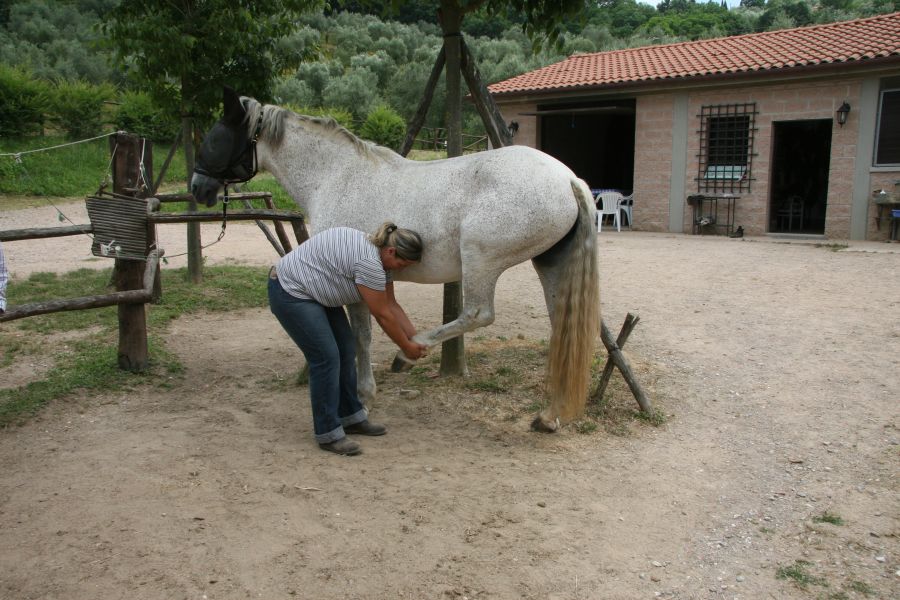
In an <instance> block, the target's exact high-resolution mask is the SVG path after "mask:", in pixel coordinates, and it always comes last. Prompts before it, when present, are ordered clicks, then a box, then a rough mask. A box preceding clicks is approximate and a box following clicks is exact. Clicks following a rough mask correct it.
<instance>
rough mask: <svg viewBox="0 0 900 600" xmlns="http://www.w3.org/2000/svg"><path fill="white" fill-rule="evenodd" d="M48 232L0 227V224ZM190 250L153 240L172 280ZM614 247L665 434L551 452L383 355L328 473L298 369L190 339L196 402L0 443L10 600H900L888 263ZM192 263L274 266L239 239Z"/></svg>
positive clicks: (241, 319) (68, 260) (541, 329)
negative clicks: (352, 449)
mask: <svg viewBox="0 0 900 600" xmlns="http://www.w3.org/2000/svg"><path fill="white" fill-rule="evenodd" d="M66 210H67V212H69V213H70V214H71V215H72V216H73V218H74V220H75V221H76V222H84V221H82V220H80V219H79V217H80V215H79V213H78V211H79V207H78V206H76V205H72V206H70V207H66ZM54 219H55V211H52V210H50V211H45V210H28V211H24V210H23V211H4V212H2V213H0V229H13V228H18V227H26V226H33V227H44V226H52V225H54V224H55V223H54V222H53V221H54ZM216 234H217V228H216V227H215V226H209V227H205V228H204V239H205V240H212V239H214V238H215V236H216ZM182 235H183V230H182V229H181V228H173V227H168V228H165V229H164V230H163V236H162V244H161V245H162V246H163V247H164V248H165V249H166V251H167V253H168V254H169V255H174V254H177V253H178V252H180V251H181V250H182V249H183V241H182V240H181V239H180V237H181V236H182ZM598 240H599V252H600V258H601V263H602V267H601V268H602V298H603V310H604V318H605V319H606V320H607V322H608V323H609V325H610V327H611V328H612V329H613V330H617V329H618V327H619V325H620V323H621V321H622V319H623V318H624V316H625V314H626V313H627V312H629V311H631V312H634V313H636V314H638V315H639V316H640V318H641V322H640V324H639V325H638V327H637V328H636V329H635V331H634V333H633V334H632V336H631V338H630V340H629V342H628V345H627V347H626V351H627V352H626V353H627V355H628V356H629V358H630V360H631V361H632V362H633V363H634V364H635V365H636V366H637V368H638V370H639V373H640V374H641V377H642V380H643V381H644V382H645V384H646V385H647V387H648V391H649V392H650V395H651V398H652V399H653V401H654V403H655V404H656V405H657V406H658V407H659V408H661V409H662V411H663V412H664V414H665V415H666V420H665V423H664V424H662V425H660V426H658V427H653V426H651V425H649V424H646V423H643V422H640V421H635V422H634V423H631V424H629V425H628V427H626V428H624V430H622V431H619V432H617V433H610V432H609V431H605V430H602V429H601V430H597V431H592V432H586V433H585V432H579V431H578V430H577V429H576V428H574V427H572V426H569V427H566V428H564V430H563V431H562V432H561V433H559V434H555V435H542V434H535V433H530V432H529V431H528V430H527V425H528V415H527V412H523V413H521V417H520V418H517V419H505V420H493V419H491V418H490V415H489V414H487V413H483V412H479V411H478V410H473V409H472V408H471V405H470V404H467V403H465V402H460V403H458V404H454V403H453V402H448V401H447V397H444V398H433V397H429V395H428V394H423V395H421V396H418V397H417V396H415V395H414V394H410V393H407V392H406V391H405V390H406V389H408V388H410V387H412V386H411V383H410V381H409V380H408V379H407V378H408V377H409V375H394V374H390V373H388V372H387V367H388V365H389V364H390V361H391V359H392V358H393V350H392V347H391V345H390V343H389V342H388V341H387V339H386V337H385V336H384V335H383V334H381V333H380V332H378V333H377V335H376V339H375V341H374V344H375V351H374V359H375V360H376V361H377V369H378V372H379V378H380V380H381V383H380V392H381V393H380V395H379V398H378V400H377V402H376V404H375V405H374V406H373V407H372V413H373V414H372V416H373V419H375V420H378V421H381V422H384V423H385V424H386V425H387V426H388V427H389V433H388V435H386V436H384V437H381V438H363V439H361V440H360V441H361V443H362V444H363V448H364V453H363V454H362V455H361V456H358V457H352V458H348V457H339V456H335V455H331V454H328V453H325V452H322V451H320V450H318V449H317V448H316V446H315V444H314V442H313V439H312V432H311V427H312V424H311V419H310V415H309V403H308V395H307V389H306V388H305V387H296V386H295V385H293V384H292V383H291V381H290V379H291V378H292V377H293V374H294V373H296V370H297V368H298V367H299V364H300V355H299V352H297V351H296V349H295V348H294V347H293V346H292V345H291V344H290V341H289V340H288V338H287V336H286V335H285V334H284V333H283V332H282V331H281V330H280V328H279V327H278V324H277V323H276V321H275V319H274V318H273V317H272V316H271V315H270V314H269V313H268V311H267V310H262V309H260V310H247V311H241V312H237V313H228V314H225V315H201V316H195V317H184V318H181V319H179V320H177V321H176V322H174V323H173V324H172V326H171V327H170V330H169V332H168V339H167V344H168V347H169V348H171V349H173V350H174V351H175V352H176V354H177V355H178V356H179V358H180V359H181V361H182V362H183V363H184V365H185V367H186V373H185V375H184V376H183V377H182V378H175V379H173V380H172V381H171V382H169V383H168V384H167V385H154V386H150V385H147V386H143V387H139V388H138V389H137V390H133V391H131V392H128V393H124V392H123V393H100V394H93V395H83V396H79V397H76V398H72V399H68V400H66V401H62V402H58V403H55V404H53V405H51V406H49V407H47V408H46V409H45V410H44V411H43V412H42V413H41V414H40V415H39V416H38V417H37V418H35V419H33V420H32V421H30V422H29V423H27V424H25V425H23V426H19V427H13V428H9V429H6V430H3V431H0V526H2V530H3V535H2V536H0V598H9V599H16V600H18V599H60V600H62V599H65V600H81V599H84V600H87V599H91V600H93V599H98V598H129V599H140V598H147V599H156V598H161V599H163V598H164V599H176V598H178V599H180V598H185V599H188V598H189V599H198V600H199V599H210V600H212V599H216V598H221V599H231V598H235V599H236V598H316V599H322V600H328V599H337V598H360V599H370V598H371V599H381V598H385V599H386V598H411V599H420V598H421V599H424V598H452V599H463V598H467V599H469V600H475V599H510V600H512V599H520V598H534V599H618V598H623V599H631V598H636V599H637V598H728V599H733V598H741V599H757V598H825V599H835V600H837V599H840V598H884V599H887V598H897V597H900V544H898V539H897V536H898V534H900V527H898V525H900V520H898V517H900V502H898V498H900V496H898V479H897V478H898V472H900V470H898V458H900V430H898V427H900V413H898V396H900V368H898V365H900V318H898V317H900V245H898V244H884V243H880V244H876V243H857V242H845V243H846V244H848V245H849V247H846V248H843V247H840V246H834V245H828V246H822V245H819V246H817V245H815V244H813V243H800V242H798V241H796V240H794V241H791V242H790V243H787V242H785V241H784V240H773V239H768V238H759V239H744V240H733V239H726V238H722V237H700V236H684V235H665V234H649V233H641V232H626V231H623V232H622V233H616V232H615V231H614V230H612V228H610V230H609V231H604V232H603V233H601V234H599V237H598ZM88 246H89V244H88V242H87V241H86V240H83V239H78V238H59V239H54V240H44V241H42V242H15V243H8V244H6V245H5V249H6V253H7V260H8V262H9V263H10V267H11V270H12V272H13V275H14V277H16V278H20V277H25V276H27V275H28V274H29V273H30V272H34V271H66V270H69V269H73V268H77V267H81V266H97V267H106V266H108V264H107V263H106V262H104V261H102V260H96V259H93V258H91V257H90V256H89V249H88ZM205 255H206V256H207V260H208V261H209V262H210V263H219V262H228V261H236V262H243V263H248V264H256V265H261V266H262V265H266V264H270V263H271V262H272V261H273V259H274V253H273V251H272V250H271V248H270V247H269V246H268V244H267V242H266V241H265V239H264V238H263V236H262V235H261V234H260V233H259V231H258V230H257V229H256V228H255V226H253V225H247V224H240V225H239V224H233V225H229V227H228V234H227V235H226V237H225V239H224V240H223V242H221V243H219V244H217V245H215V246H212V247H210V248H209V249H207V251H206V252H205ZM181 260H183V259H180V258H175V259H173V260H172V261H171V262H170V265H169V266H171V267H175V266H179V265H180V264H183V263H181V262H180V261H181ZM261 285H262V282H261ZM398 297H399V299H400V302H401V303H402V304H403V305H404V306H405V307H406V308H407V310H408V312H409V313H410V315H411V316H412V318H413V321H414V322H415V323H416V324H417V325H419V326H420V327H430V326H433V325H435V324H436V323H437V322H438V320H439V319H440V312H441V304H440V303H441V289H440V287H439V286H416V285H408V284H398ZM497 315H498V317H497V321H496V322H495V323H494V324H493V325H492V326H490V327H488V328H486V329H485V330H483V331H481V332H479V333H478V334H477V335H478V336H482V339H492V340H496V341H498V343H500V344H502V343H504V342H503V340H510V341H514V340H525V341H537V340H541V339H544V338H546V337H547V336H548V333H549V326H548V322H547V318H546V314H545V311H544V308H543V299H542V295H541V290H540V285H539V284H538V281H537V277H536V275H535V273H534V271H533V269H532V268H531V266H530V265H528V264H525V265H520V266H519V267H516V268H514V269H512V270H510V271H509V272H507V273H506V274H504V275H503V277H501V279H500V283H499V287H498V290H497ZM6 326H7V325H3V327H6ZM33 370H34V369H33V368H32V367H30V366H29V365H21V364H20V365H12V366H10V367H7V368H5V369H2V370H0V386H3V387H11V386H13V385H18V384H21V383H24V382H27V380H28V378H29V377H30V376H32V375H30V373H31V372H32V371H33ZM615 376H616V377H619V375H618V374H616V375H615ZM463 383H464V382H459V385H458V386H450V388H455V392H454V393H455V394H456V396H454V398H459V399H465V398H466V394H467V393H468V392H467V390H466V388H465V387H464V385H463ZM472 393H474V392H472ZM536 400H539V398H536V397H535V395H531V396H530V397H505V396H504V397H503V398H501V400H500V401H502V402H504V403H507V404H509V405H517V406H521V407H525V406H529V405H531V404H533V403H534V402H535V401H536Z"/></svg>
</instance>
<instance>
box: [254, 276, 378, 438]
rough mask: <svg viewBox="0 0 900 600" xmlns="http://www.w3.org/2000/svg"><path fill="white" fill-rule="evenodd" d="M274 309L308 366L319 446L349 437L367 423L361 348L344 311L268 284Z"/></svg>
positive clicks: (273, 281)
mask: <svg viewBox="0 0 900 600" xmlns="http://www.w3.org/2000/svg"><path fill="white" fill-rule="evenodd" d="M269 308H271V309H272V314H274V315H275V317H276V318H277V319H278V322H279V323H281V326H282V327H284V330H285V331H286V332H287V334H288V335H289V336H291V339H292V340H294V343H295V344H297V346H299V347H300V350H302V351H303V355H304V356H305V357H306V362H307V364H308V365H309V400H310V402H311V403H312V415H313V426H314V428H315V433H316V441H317V442H319V443H320V444H327V443H328V442H333V441H335V440H339V439H341V438H342V437H344V426H349V425H354V424H356V423H360V422H362V421H365V420H366V418H367V414H368V413H367V411H366V408H365V407H364V406H363V405H362V402H360V400H359V396H358V395H357V393H356V347H355V342H354V337H353V332H352V331H351V329H350V323H349V321H347V313H346V312H344V307H343V306H337V307H328V306H322V305H321V304H319V303H318V302H316V301H315V300H301V299H300V298H295V297H294V296H291V295H290V294H288V293H287V292H286V291H284V289H283V288H282V287H281V284H280V283H279V282H278V280H277V279H271V278H270V279H269Z"/></svg>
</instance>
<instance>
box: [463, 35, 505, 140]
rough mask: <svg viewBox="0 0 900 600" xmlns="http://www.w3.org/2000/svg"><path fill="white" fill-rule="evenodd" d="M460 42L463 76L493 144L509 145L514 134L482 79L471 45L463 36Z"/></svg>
mask: <svg viewBox="0 0 900 600" xmlns="http://www.w3.org/2000/svg"><path fill="white" fill-rule="evenodd" d="M459 43H460V49H461V52H462V56H461V57H460V59H461V61H460V62H461V64H460V68H461V70H462V73H463V77H465V79H466V85H468V86H469V92H471V94H472V99H473V100H474V101H475V108H476V109H477V110H478V114H479V115H481V120H482V122H483V123H484V127H485V129H486V130H487V134H488V137H489V138H490V140H491V144H493V146H494V148H502V147H503V146H509V145H511V144H512V134H511V133H510V132H509V129H508V128H507V127H506V123H505V122H504V121H503V115H502V114H501V113H500V109H499V108H498V107H497V103H496V102H494V97H493V96H492V95H491V92H490V91H489V90H488V89H487V86H486V85H484V81H482V79H481V75H480V74H479V73H478V67H477V65H476V64H475V57H474V56H472V53H471V52H470V51H469V47H468V46H466V43H465V42H464V41H463V40H462V38H460V40H459Z"/></svg>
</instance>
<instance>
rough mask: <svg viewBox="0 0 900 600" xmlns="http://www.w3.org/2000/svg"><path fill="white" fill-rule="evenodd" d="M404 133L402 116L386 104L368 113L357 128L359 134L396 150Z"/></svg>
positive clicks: (404, 125)
mask: <svg viewBox="0 0 900 600" xmlns="http://www.w3.org/2000/svg"><path fill="white" fill-rule="evenodd" d="M405 134H406V123H405V122H404V121H403V117H401V116H400V115H398V114H397V112H396V111H394V110H392V109H391V108H390V107H388V106H384V105H382V106H379V107H377V108H376V109H375V110H373V111H371V112H370V113H369V116H367V117H366V121H365V122H364V123H363V125H362V127H361V128H360V130H359V135H360V136H361V137H363V138H365V139H367V140H371V141H373V142H375V143H376V144H378V145H380V146H387V147H388V148H390V149H392V150H395V151H396V150H398V149H399V148H400V144H401V143H403V138H404V136H405Z"/></svg>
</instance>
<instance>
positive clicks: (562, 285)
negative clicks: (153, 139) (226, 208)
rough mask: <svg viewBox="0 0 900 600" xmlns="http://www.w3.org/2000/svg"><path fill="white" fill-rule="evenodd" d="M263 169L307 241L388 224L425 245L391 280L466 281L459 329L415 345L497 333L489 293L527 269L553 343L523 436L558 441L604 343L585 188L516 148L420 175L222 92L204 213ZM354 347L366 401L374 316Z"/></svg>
mask: <svg viewBox="0 0 900 600" xmlns="http://www.w3.org/2000/svg"><path fill="white" fill-rule="evenodd" d="M257 167H262V168H265V169H266V170H268V171H269V172H270V173H272V174H273V175H274V176H275V178H276V179H277V180H278V181H279V183H281V185H282V186H283V187H284V189H285V190H286V191H287V192H288V194H290V195H291V197H292V198H293V199H294V200H295V201H296V202H297V204H298V205H299V206H300V207H301V208H302V209H303V211H304V214H305V215H306V218H307V220H308V224H309V225H310V226H311V228H312V229H314V230H316V231H321V230H324V229H327V228H330V227H336V226H348V227H354V228H356V229H360V230H362V231H367V232H371V231H374V230H375V229H376V228H377V227H378V225H380V224H381V223H383V222H385V221H393V222H395V223H397V224H398V225H400V226H401V227H406V228H409V229H412V230H415V231H417V232H418V233H419V235H420V236H421V237H422V241H423V247H424V251H423V254H422V261H421V262H420V263H419V264H416V265H413V266H410V267H408V268H406V269H404V270H403V271H400V272H399V273H397V274H396V279H397V280H403V281H414V282H418V283H447V282H453V281H461V282H462V288H463V310H462V313H461V314H460V315H459V317H458V318H457V319H456V320H454V321H452V322H450V323H446V324H444V325H442V326H440V327H437V328H436V329H433V330H431V331H427V332H424V333H419V334H418V335H417V336H416V338H415V341H417V342H419V343H421V344H425V345H427V346H429V347H431V346H434V345H436V344H440V343H442V342H443V341H445V340H448V339H450V338H453V337H456V336H458V335H461V334H463V333H465V332H468V331H471V330H473V329H475V328H477V327H484V326H486V325H489V324H490V323H492V322H493V321H494V289H495V286H496V283H497V279H498V278H499V277H500V274H501V273H503V271H505V270H506V269H508V268H510V267H512V266H513V265H516V264H518V263H521V262H523V261H525V260H528V259H531V260H532V263H533V265H534V267H535V270H536V271H537V273H538V276H539V278H540V281H541V284H542V286H543V289H544V298H545V301H546V304H547V308H548V312H549V315H550V324H551V337H550V348H549V360H548V368H547V381H546V389H547V394H548V397H549V403H548V405H547V406H546V407H545V408H544V410H542V411H541V413H540V414H539V415H538V416H537V418H536V419H535V421H534V423H533V424H532V425H533V427H534V428H535V429H538V430H542V431H555V430H556V429H557V428H558V426H559V419H560V418H562V419H564V420H565V419H571V418H573V417H575V416H577V415H579V414H580V413H581V412H582V410H583V409H584V404H585V400H586V398H587V394H588V384H589V379H590V366H591V362H592V358H593V353H594V350H595V344H596V339H597V334H598V333H599V329H600V288H599V276H598V259H597V248H596V234H595V233H594V226H593V221H594V216H595V207H594V204H593V201H592V197H591V193H590V190H589V189H588V187H587V185H586V184H585V183H584V182H583V181H581V180H580V179H578V178H577V177H576V176H575V174H574V173H572V171H571V170H569V168H568V167H566V166H565V165H563V164H562V163H561V162H559V161H557V160H556V159H554V158H552V157H550V156H548V155H546V154H544V153H542V152H539V151H538V150H534V149H532V148H528V147H525V146H510V147H506V148H501V149H497V150H490V151H486V152H479V153H477V154H470V155H466V156H462V157H458V158H450V159H446V160H437V161H430V162H417V161H412V160H407V159H405V158H403V157H401V156H399V155H398V154H396V153H395V152H393V151H391V150H389V149H387V148H384V147H381V146H376V145H374V144H372V143H369V142H365V141H362V140H360V139H359V138H357V137H356V136H354V135H353V134H352V133H350V132H349V131H347V130H346V129H344V128H343V127H341V126H339V125H337V124H336V123H335V122H334V121H333V120H331V119H320V118H312V117H306V116H302V115H298V114H295V113H292V112H290V111H288V110H286V109H283V108H280V107H277V106H272V105H262V104H260V103H259V102H257V101H256V100H254V99H252V98H241V97H239V96H238V95H237V94H236V93H235V92H234V91H233V90H230V89H228V88H226V90H225V111H224V116H223V118H222V119H221V120H220V121H219V122H218V123H216V125H215V126H214V127H213V128H212V129H211V130H210V131H209V133H208V134H207V135H206V137H205V139H204V142H203V147H202V148H201V152H200V155H199V157H198V160H197V168H196V170H195V172H194V176H193V178H192V182H191V190H192V192H193V194H194V196H195V198H196V199H197V200H198V201H201V202H206V204H207V205H209V206H212V205H213V204H215V202H216V196H217V194H218V192H219V190H220V189H221V188H222V186H223V184H225V183H231V182H236V181H245V180H247V179H249V178H251V177H253V175H254V174H255V173H256V169H257ZM348 311H349V315H350V320H351V325H352V327H353V329H354V331H355V333H356V336H357V343H356V358H357V370H358V386H359V395H360V399H361V400H362V401H363V402H364V403H366V404H368V403H370V402H371V401H372V399H373V398H374V397H375V379H374V377H373V374H372V368H371V360H370V356H369V344H370V341H371V323H370V316H369V313H368V310H367V308H366V306H365V305H364V304H363V303H360V304H357V305H353V306H350V307H348Z"/></svg>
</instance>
